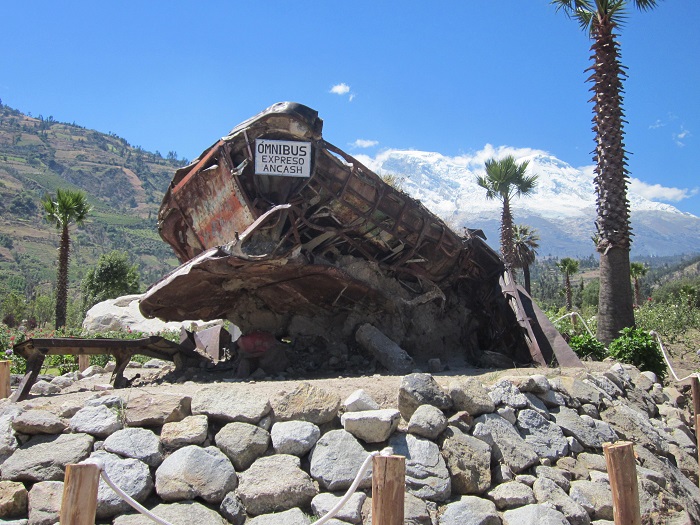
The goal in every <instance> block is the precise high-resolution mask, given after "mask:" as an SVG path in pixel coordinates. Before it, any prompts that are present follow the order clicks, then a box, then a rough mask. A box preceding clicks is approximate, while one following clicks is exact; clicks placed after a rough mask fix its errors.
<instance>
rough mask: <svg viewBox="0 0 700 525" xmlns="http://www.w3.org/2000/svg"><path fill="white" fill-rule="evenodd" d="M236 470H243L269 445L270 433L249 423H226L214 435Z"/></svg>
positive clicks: (217, 443) (217, 444) (218, 445)
mask: <svg viewBox="0 0 700 525" xmlns="http://www.w3.org/2000/svg"><path fill="white" fill-rule="evenodd" d="M214 441H215V442H216V446H217V447H219V449H221V451H222V452H223V453H224V454H226V455H227V456H228V458H229V459H230V460H231V463H233V466H234V468H235V469H236V470H237V471H239V472H240V471H241V470H245V469H247V468H248V467H250V466H251V465H252V464H253V462H254V461H255V460H256V459H258V458H259V457H260V456H262V455H263V454H264V453H265V451H266V450H267V448H268V447H269V446H270V433H269V432H268V431H267V430H265V429H263V428H260V427H258V426H256V425H251V424H249V423H240V422H236V423H228V424H226V425H224V427H223V428H222V429H221V430H219V432H218V433H217V434H216V436H215V437H214Z"/></svg>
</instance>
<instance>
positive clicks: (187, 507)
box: [113, 501, 228, 525]
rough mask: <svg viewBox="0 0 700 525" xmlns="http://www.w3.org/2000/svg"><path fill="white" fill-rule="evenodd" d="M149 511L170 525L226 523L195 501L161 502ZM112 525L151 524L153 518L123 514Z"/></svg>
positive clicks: (220, 524)
mask: <svg viewBox="0 0 700 525" xmlns="http://www.w3.org/2000/svg"><path fill="white" fill-rule="evenodd" d="M151 512H153V514H155V515H156V516H158V517H160V518H163V519H164V520H166V521H167V522H169V523H171V524H172V525H193V524H195V523H202V524H206V525H228V522H227V521H226V520H225V519H224V518H222V517H221V516H220V515H219V514H218V513H217V512H216V511H213V510H211V509H209V508H207V507H205V506H204V505H202V504H201V503H197V502H196V501H180V502H176V503H161V504H159V505H156V506H155V507H153V508H152V509H151ZM113 525H153V520H151V519H150V518H147V517H146V516H144V515H143V514H125V515H123V516H119V517H118V518H116V519H115V520H114V522H113Z"/></svg>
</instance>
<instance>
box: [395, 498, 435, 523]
mask: <svg viewBox="0 0 700 525" xmlns="http://www.w3.org/2000/svg"><path fill="white" fill-rule="evenodd" d="M431 505H435V504H434V503H432V504H431ZM403 522H404V525H432V523H433V522H432V520H431V519H430V512H429V511H428V505H426V502H425V501H423V500H422V499H420V498H418V497H416V496H414V495H413V494H411V493H409V492H406V493H405V494H404V500H403Z"/></svg>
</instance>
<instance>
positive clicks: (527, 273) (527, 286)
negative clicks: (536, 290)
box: [523, 264, 532, 296]
mask: <svg viewBox="0 0 700 525" xmlns="http://www.w3.org/2000/svg"><path fill="white" fill-rule="evenodd" d="M523 277H525V291H526V292H527V294H528V295H530V296H531V295H532V293H530V265H528V264H526V265H524V266H523Z"/></svg>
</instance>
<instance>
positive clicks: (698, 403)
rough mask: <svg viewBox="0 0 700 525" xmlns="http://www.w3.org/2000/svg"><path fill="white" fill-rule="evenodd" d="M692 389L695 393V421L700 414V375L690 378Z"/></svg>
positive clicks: (696, 430)
mask: <svg viewBox="0 0 700 525" xmlns="http://www.w3.org/2000/svg"><path fill="white" fill-rule="evenodd" d="M690 389H691V391H692V394H693V423H694V422H695V418H696V417H698V416H700V381H698V376H691V378H690ZM697 434H698V427H697V425H696V426H695V435H697Z"/></svg>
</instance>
